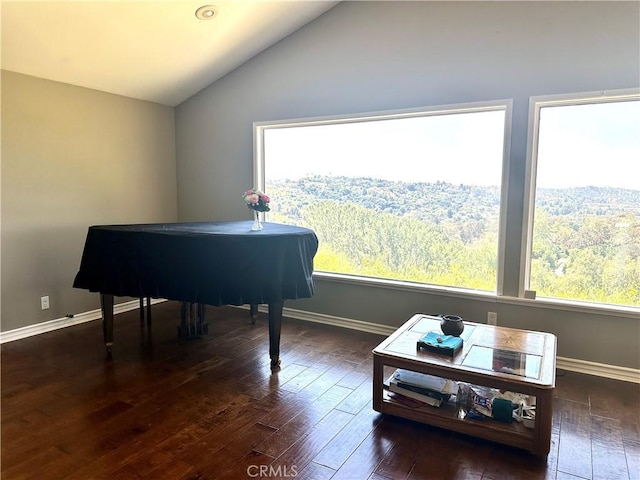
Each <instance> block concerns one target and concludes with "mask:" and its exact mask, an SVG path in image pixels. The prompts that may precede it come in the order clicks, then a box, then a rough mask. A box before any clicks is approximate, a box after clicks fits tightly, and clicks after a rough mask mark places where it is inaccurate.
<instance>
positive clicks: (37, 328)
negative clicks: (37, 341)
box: [0, 299, 165, 344]
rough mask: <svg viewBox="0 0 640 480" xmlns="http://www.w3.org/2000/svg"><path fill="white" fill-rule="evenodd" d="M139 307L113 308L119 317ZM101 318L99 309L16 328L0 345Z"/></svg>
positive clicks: (1, 334) (1, 336)
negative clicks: (120, 314)
mask: <svg viewBox="0 0 640 480" xmlns="http://www.w3.org/2000/svg"><path fill="white" fill-rule="evenodd" d="M164 301H165V300H163V299H152V300H151V305H154V304H156V303H160V302H164ZM145 305H146V302H145ZM139 307H140V301H139V300H132V301H130V302H124V303H118V304H116V305H114V306H113V314H114V315H117V314H118V313H124V312H128V311H129V310H135V309H137V308H139ZM101 318H102V311H101V310H100V309H99V308H98V309H97V310H91V311H88V312H84V313H79V314H78V315H74V316H73V317H62V318H56V319H54V320H49V321H48V322H42V323H35V324H33V325H28V326H26V327H21V328H16V329H14V330H8V331H6V332H0V344H3V343H6V342H13V341H15V340H20V339H23V338H27V337H32V336H34V335H40V334H41V333H47V332H51V331H53V330H58V329H60V328H66V327H72V326H74V325H79V324H81V323H86V322H92V321H93V320H100V319H101Z"/></svg>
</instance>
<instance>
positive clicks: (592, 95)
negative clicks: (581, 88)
mask: <svg viewBox="0 0 640 480" xmlns="http://www.w3.org/2000/svg"><path fill="white" fill-rule="evenodd" d="M634 100H636V101H637V100H640V88H627V89H616V90H603V91H596V92H581V93H567V94H557V95H539V96H533V97H530V98H529V118H528V122H527V156H526V166H525V184H524V211H523V217H522V223H523V228H522V242H521V248H520V255H521V257H520V279H519V292H518V297H519V298H522V299H527V300H535V301H536V302H538V303H546V304H548V305H555V306H558V307H559V308H561V309H565V308H572V307H575V308H576V309H578V310H580V311H594V310H595V311H602V312H604V311H607V312H610V313H622V314H626V313H635V314H637V312H638V311H640V309H638V308H636V307H633V306H626V305H614V304H603V303H597V302H589V301H585V300H575V299H563V298H556V297H542V298H536V292H535V291H533V290H531V289H530V280H531V263H532V262H531V260H532V259H531V256H532V251H533V227H534V218H535V196H536V195H535V194H536V180H537V166H538V165H537V164H538V142H539V134H540V110H541V109H542V108H544V107H554V106H555V107H557V106H572V105H589V104H601V103H615V102H626V101H634Z"/></svg>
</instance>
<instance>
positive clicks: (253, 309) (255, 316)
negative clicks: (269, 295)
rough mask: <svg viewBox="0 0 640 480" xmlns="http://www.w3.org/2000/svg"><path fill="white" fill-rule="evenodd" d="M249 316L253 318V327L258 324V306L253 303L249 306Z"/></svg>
mask: <svg viewBox="0 0 640 480" xmlns="http://www.w3.org/2000/svg"><path fill="white" fill-rule="evenodd" d="M249 316H250V317H251V325H255V324H256V320H257V319H258V304H257V303H252V304H251V305H249Z"/></svg>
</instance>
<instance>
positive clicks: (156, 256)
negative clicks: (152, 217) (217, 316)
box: [73, 221, 318, 305]
mask: <svg viewBox="0 0 640 480" xmlns="http://www.w3.org/2000/svg"><path fill="white" fill-rule="evenodd" d="M251 225H252V222H250V221H245V222H213V223H169V224H141V225H108V226H105V225H100V226H93V227H90V228H89V232H88V234H87V239H86V242H85V246H84V252H83V254H82V261H81V264H80V270H79V272H78V274H77V275H76V278H75V281H74V283H73V286H74V287H76V288H83V289H87V290H89V291H92V292H99V293H105V294H112V295H116V296H128V297H153V298H166V299H169V300H179V301H185V302H193V303H204V304H207V305H244V304H260V303H272V302H280V301H284V300H287V299H296V298H308V297H311V296H313V289H314V287H313V279H312V273H313V257H314V256H315V254H316V251H317V249H318V239H317V237H316V235H315V233H314V232H313V231H312V230H309V229H307V228H301V227H296V226H291V225H282V224H277V223H265V224H264V229H263V230H260V231H251Z"/></svg>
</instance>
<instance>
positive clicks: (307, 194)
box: [269, 175, 640, 223]
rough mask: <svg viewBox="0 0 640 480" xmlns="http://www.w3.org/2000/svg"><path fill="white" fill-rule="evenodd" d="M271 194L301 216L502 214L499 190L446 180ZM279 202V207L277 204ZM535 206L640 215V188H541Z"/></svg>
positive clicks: (277, 188) (288, 183)
mask: <svg viewBox="0 0 640 480" xmlns="http://www.w3.org/2000/svg"><path fill="white" fill-rule="evenodd" d="M269 194H270V195H271V197H272V198H273V199H274V205H276V208H277V210H278V211H280V212H281V213H282V214H283V215H286V216H287V217H290V218H297V217H299V215H300V209H302V208H304V206H305V205H309V204H311V203H315V202H318V201H320V200H332V201H336V202H341V203H344V202H351V203H354V204H357V205H361V206H363V207H365V208H368V209H371V210H375V211H378V212H386V213H391V214H394V215H407V214H409V215H411V216H414V217H416V218H419V219H421V220H429V221H432V222H434V223H439V222H441V221H442V220H443V219H446V220H450V221H469V220H473V221H485V222H486V221H496V220H497V218H498V215H499V211H500V189H499V188H498V187H497V186H475V185H463V184H451V183H446V182H435V183H424V182H400V181H391V180H382V179H376V178H368V177H357V178H353V177H328V176H321V175H313V176H307V177H303V178H300V179H297V180H280V181H270V183H269ZM278 204H279V205H278ZM536 206H537V207H538V208H543V209H544V210H546V211H547V212H548V213H549V215H551V216H580V217H582V216H587V215H595V216H600V215H619V214H629V213H631V214H634V215H637V216H640V190H630V189H623V188H612V187H592V186H590V187H572V188H542V189H538V192H537V197H536Z"/></svg>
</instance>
